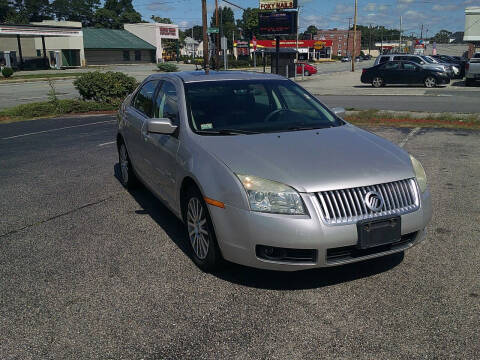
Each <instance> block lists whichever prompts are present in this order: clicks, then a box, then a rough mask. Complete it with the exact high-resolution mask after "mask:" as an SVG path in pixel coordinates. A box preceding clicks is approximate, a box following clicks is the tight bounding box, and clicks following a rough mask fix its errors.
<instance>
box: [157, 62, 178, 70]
mask: <svg viewBox="0 0 480 360" xmlns="http://www.w3.org/2000/svg"><path fill="white" fill-rule="evenodd" d="M157 68H158V70H159V71H163V72H175V71H178V66H177V65H175V64H172V63H159V64H157Z"/></svg>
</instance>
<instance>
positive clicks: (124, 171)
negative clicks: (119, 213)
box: [118, 142, 138, 189]
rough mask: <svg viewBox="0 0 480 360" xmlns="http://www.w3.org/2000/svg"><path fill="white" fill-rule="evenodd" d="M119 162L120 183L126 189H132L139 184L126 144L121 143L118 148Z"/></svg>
mask: <svg viewBox="0 0 480 360" xmlns="http://www.w3.org/2000/svg"><path fill="white" fill-rule="evenodd" d="M118 162H119V163H120V181H121V183H122V185H123V186H125V188H126V189H132V188H134V187H135V186H136V185H137V184H138V181H137V177H136V176H135V173H134V172H133V168H132V163H131V161H130V157H129V156H128V151H127V147H126V146H125V143H123V142H122V143H120V146H119V147H118Z"/></svg>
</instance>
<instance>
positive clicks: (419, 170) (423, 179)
mask: <svg viewBox="0 0 480 360" xmlns="http://www.w3.org/2000/svg"><path fill="white" fill-rule="evenodd" d="M410 160H412V166H413V170H414V171H415V177H416V178H417V182H418V187H419V188H420V191H421V192H422V193H423V192H424V191H425V190H427V174H425V170H424V169H423V166H422V164H420V161H418V160H417V159H415V158H414V157H413V156H412V155H410Z"/></svg>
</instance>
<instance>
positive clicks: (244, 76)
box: [146, 70, 285, 83]
mask: <svg viewBox="0 0 480 360" xmlns="http://www.w3.org/2000/svg"><path fill="white" fill-rule="evenodd" d="M170 76H177V77H179V78H181V79H182V80H183V82H185V83H192V82H202V81H223V80H285V78H284V77H283V76H280V75H275V74H269V73H257V72H253V71H215V70H210V72H209V74H208V75H206V74H205V71H203V70H199V71H182V72H176V73H169V74H152V75H150V76H149V77H148V78H147V79H154V78H158V77H170ZM147 79H146V80H147Z"/></svg>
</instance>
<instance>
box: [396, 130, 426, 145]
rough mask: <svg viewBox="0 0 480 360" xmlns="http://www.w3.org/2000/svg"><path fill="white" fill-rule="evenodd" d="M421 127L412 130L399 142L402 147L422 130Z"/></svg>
mask: <svg viewBox="0 0 480 360" xmlns="http://www.w3.org/2000/svg"><path fill="white" fill-rule="evenodd" d="M420 129H421V128H419V127H416V128H415V129H413V130H412V131H410V132H409V133H408V135H407V137H406V138H405V139H403V141H402V142H401V143H400V144H399V146H400V147H402V148H403V147H404V146H405V144H406V143H407V142H408V140H410V139H411V138H412V137H413V136H415V134H416V133H418V132H419V131H420Z"/></svg>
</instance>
